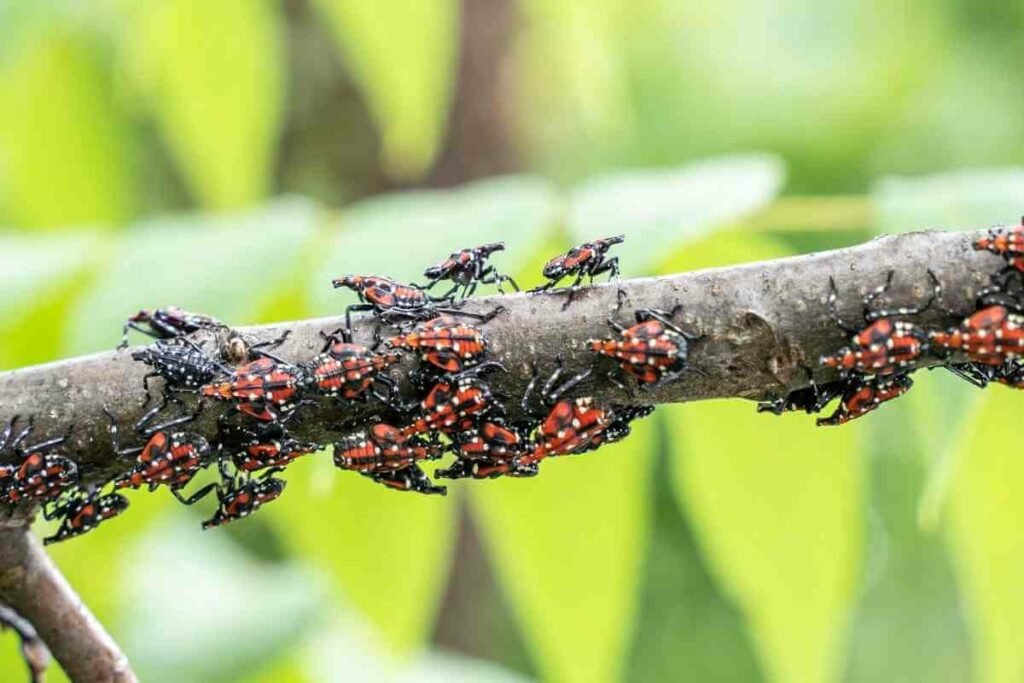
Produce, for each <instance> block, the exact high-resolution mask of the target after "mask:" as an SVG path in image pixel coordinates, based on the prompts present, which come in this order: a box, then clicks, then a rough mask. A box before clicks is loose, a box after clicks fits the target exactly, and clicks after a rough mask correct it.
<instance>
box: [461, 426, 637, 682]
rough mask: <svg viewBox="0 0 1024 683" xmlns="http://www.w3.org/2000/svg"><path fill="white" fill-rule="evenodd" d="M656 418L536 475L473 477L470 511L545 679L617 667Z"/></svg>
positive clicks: (595, 676)
mask: <svg viewBox="0 0 1024 683" xmlns="http://www.w3.org/2000/svg"><path fill="white" fill-rule="evenodd" d="M655 433H656V430H655V428H654V424H653V421H652V420H649V419H648V420H642V421H640V422H638V423H636V424H635V426H634V428H633V434H632V436H630V437H629V438H628V439H626V440H625V441H623V442H621V443H618V444H614V445H611V446H606V447H604V448H602V449H601V450H600V451H598V452H596V453H593V454H589V455H586V456H582V457H566V458H561V459H553V460H550V461H547V462H545V463H543V465H542V467H541V469H543V470H544V471H543V473H542V476H539V477H537V478H536V479H526V480H518V481H517V480H504V481H503V480H496V481H491V482H478V483H477V485H476V486H473V487H472V489H471V490H470V493H471V498H470V499H471V500H472V502H473V512H474V518H475V519H476V520H477V523H478V525H479V528H480V532H481V535H482V536H483V539H484V544H485V547H486V548H487V549H488V555H489V557H490V558H491V563H492V566H493V567H494V568H495V572H496V574H497V576H498V579H499V580H500V582H501V585H502V586H503V588H504V590H505V591H506V592H507V593H508V595H509V597H510V600H509V602H510V606H511V608H512V611H513V612H514V613H515V614H516V616H517V617H518V619H519V621H520V623H521V624H522V627H523V631H524V633H525V636H526V642H527V644H528V646H529V647H530V649H531V651H532V652H533V653H534V656H535V657H536V660H537V664H538V667H539V669H540V670H541V671H542V672H543V673H544V677H545V678H547V679H550V680H556V681H595V682H596V681H611V680H616V679H617V678H618V677H619V676H620V675H621V674H622V673H623V672H622V668H623V666H624V664H625V654H626V647H627V645H628V642H629V635H630V633H631V625H632V624H633V623H634V619H635V612H636V604H637V592H638V590H639V580H640V570H641V558H642V557H643V556H644V554H645V549H646V546H647V539H648V531H649V522H650V514H649V512H650V509H649V508H650V502H649V492H650V484H651V481H650V464H651V458H652V455H653V453H652V450H653V448H654V444H655Z"/></svg>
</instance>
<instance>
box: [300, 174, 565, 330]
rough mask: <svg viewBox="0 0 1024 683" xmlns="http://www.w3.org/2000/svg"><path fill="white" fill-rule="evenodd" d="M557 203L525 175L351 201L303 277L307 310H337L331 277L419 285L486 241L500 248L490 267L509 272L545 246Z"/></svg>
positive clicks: (546, 186)
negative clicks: (431, 271)
mask: <svg viewBox="0 0 1024 683" xmlns="http://www.w3.org/2000/svg"><path fill="white" fill-rule="evenodd" d="M557 202H558V198H557V196H556V194H555V191H554V188H553V187H552V186H551V184H550V183H548V182H547V181H545V180H542V179H539V178H531V177H525V176H508V177H502V178H492V179H489V180H484V181H480V182H476V183H470V184H467V185H463V186H462V187H460V188H457V189H454V190H431V191H418V192H403V193H397V194H391V195H386V196H383V197H379V198H372V199H366V200H363V201H360V202H356V203H355V204H352V205H351V206H350V207H348V209H347V210H345V211H343V212H342V216H341V219H340V221H339V224H340V228H341V229H340V230H338V231H337V232H336V233H335V234H334V236H333V237H332V238H331V242H330V243H329V244H328V245H327V246H326V247H325V248H324V250H323V251H324V259H323V260H322V261H321V264H320V266H319V268H317V269H315V270H311V271H310V272H311V273H312V277H313V279H312V280H311V282H310V290H309V291H310V296H311V298H312V301H313V310H314V312H315V313H316V314H318V315H327V314H330V313H334V314H338V313H340V312H341V311H342V310H343V307H344V301H345V297H344V296H343V295H341V294H340V293H339V292H337V291H335V290H333V289H331V279H332V278H335V277H338V276H340V275H342V274H344V273H364V274H370V273H372V274H379V275H387V276H389V277H393V278H395V279H397V280H400V281H414V280H420V281H422V280H423V271H424V269H426V268H427V267H429V266H431V265H433V264H435V263H437V262H439V261H441V260H443V259H444V258H446V257H447V256H448V254H450V253H451V252H453V251H457V250H459V249H462V248H465V247H472V246H476V245H478V244H484V243H486V242H496V241H504V242H505V245H506V251H505V252H501V253H498V254H495V255H494V256H493V257H492V262H493V263H494V264H495V265H496V266H497V267H498V269H499V270H502V271H503V272H508V271H510V270H512V269H513V268H514V267H515V265H518V264H519V262H520V261H521V259H522V258H524V255H529V254H533V253H534V252H535V251H536V249H537V247H538V246H539V245H540V244H543V243H544V241H545V239H546V238H547V233H548V232H549V230H550V228H551V223H552V221H553V220H554V218H555V212H556V211H557V209H558V203H557ZM509 264H515V265H513V266H510V265H509ZM480 291H481V292H482V291H483V290H480Z"/></svg>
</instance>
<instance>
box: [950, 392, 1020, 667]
mask: <svg viewBox="0 0 1024 683" xmlns="http://www.w3.org/2000/svg"><path fill="white" fill-rule="evenodd" d="M1022 409H1024V395H1022V394H1021V393H1020V392H1013V391H1010V390H1004V389H1002V388H1001V387H996V388H993V389H991V390H989V391H987V392H986V396H985V397H984V398H983V399H982V403H981V405H980V406H979V408H978V410H976V411H974V412H973V413H972V414H971V415H970V417H969V419H968V421H967V423H966V425H965V429H964V432H963V434H962V438H961V439H960V440H959V442H958V444H959V446H958V449H957V451H958V453H957V458H956V462H957V463H958V466H957V470H956V473H955V475H954V477H955V479H954V482H953V487H952V495H951V498H950V506H949V516H948V520H949V541H950V546H951V549H952V551H953V558H954V564H955V566H956V569H957V573H958V575H959V579H960V586H961V591H962V594H963V598H964V602H965V603H966V608H967V613H968V618H969V620H970V624H971V636H972V640H973V644H974V651H975V655H976V664H975V668H976V672H975V677H976V680H979V681H1017V680H1020V679H1021V677H1024V635H1022V634H1024V583H1022V582H1021V580H1020V568H1021V567H1022V566H1024V499H1022V498H1021V495H1020V491H1021V489H1022V487H1024V459H1022V458H1021V457H1020V453H1019V452H1017V451H1016V449H1015V448H1013V447H1012V446H1011V443H1012V439H1011V440H1009V441H1008V439H1007V435H1008V432H1007V429H1008V428H1011V427H1012V426H1014V425H1018V424H1020V415H1021V410H1022Z"/></svg>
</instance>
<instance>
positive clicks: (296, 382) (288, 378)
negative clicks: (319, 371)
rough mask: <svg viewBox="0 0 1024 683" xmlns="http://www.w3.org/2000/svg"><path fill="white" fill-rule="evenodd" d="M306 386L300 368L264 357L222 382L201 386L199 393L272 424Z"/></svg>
mask: <svg viewBox="0 0 1024 683" xmlns="http://www.w3.org/2000/svg"><path fill="white" fill-rule="evenodd" d="M306 383H307V381H306V378H305V373H304V372H303V370H302V369H301V368H297V367H295V366H293V365H289V364H287V363H284V362H282V361H280V360H278V359H276V358H270V357H266V356H265V357H263V358H258V359H256V360H254V361H250V362H249V363H246V364H245V365H242V366H239V367H238V368H237V369H236V370H235V371H234V373H232V374H231V375H230V376H229V377H228V378H227V379H226V380H224V381H221V382H216V383H212V384H206V385H204V386H203V387H202V388H201V389H200V393H201V394H202V395H203V396H207V397H210V398H214V399H217V400H219V401H226V402H229V403H231V404H232V405H233V406H234V407H235V409H236V410H238V411H239V412H241V413H243V414H245V415H248V416H249V417H251V418H253V419H255V420H259V421H260V422H274V421H277V420H279V419H281V418H282V416H284V415H287V414H288V413H290V412H291V411H292V410H294V409H295V407H296V406H297V405H298V402H297V398H298V392H299V387H300V386H302V385H303V384H306Z"/></svg>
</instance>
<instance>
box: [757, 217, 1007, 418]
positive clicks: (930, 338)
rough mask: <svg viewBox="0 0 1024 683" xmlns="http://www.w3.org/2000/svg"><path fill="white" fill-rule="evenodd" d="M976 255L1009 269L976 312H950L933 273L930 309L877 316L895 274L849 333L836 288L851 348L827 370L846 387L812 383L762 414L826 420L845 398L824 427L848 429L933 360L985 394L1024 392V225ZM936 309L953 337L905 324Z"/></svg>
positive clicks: (995, 232)
mask: <svg viewBox="0 0 1024 683" xmlns="http://www.w3.org/2000/svg"><path fill="white" fill-rule="evenodd" d="M974 249H975V250H978V251H990V252H992V253H994V254H997V255H999V256H1002V257H1003V258H1004V259H1005V261H1006V266H1005V267H1004V268H1002V269H1000V270H999V271H998V272H997V273H996V274H994V275H993V276H992V277H991V281H990V283H989V285H988V286H987V287H985V288H984V289H982V290H981V291H980V292H979V293H978V295H977V297H976V300H975V302H974V309H973V311H970V312H964V311H959V312H957V311H952V310H949V309H948V308H945V306H944V305H943V299H942V286H941V284H940V283H939V281H938V278H936V276H935V274H934V273H932V272H931V271H929V276H930V277H931V280H932V287H933V294H932V296H931V298H930V299H929V300H928V301H927V302H926V303H925V304H924V305H923V306H919V307H904V308H895V309H891V310H882V309H876V308H875V305H874V304H875V301H876V300H877V299H878V298H879V297H880V296H882V295H884V294H885V292H886V290H887V289H888V287H889V285H890V284H891V282H892V279H893V273H892V272H890V273H889V276H888V278H887V280H886V282H885V283H883V284H882V285H880V286H879V287H878V288H876V289H874V290H873V291H871V292H870V293H868V294H867V296H865V297H864V299H863V324H857V325H848V324H846V323H844V322H843V321H842V319H841V318H840V317H839V315H838V313H837V312H836V302H837V299H838V295H837V293H836V286H835V282H834V281H832V282H831V283H830V284H831V293H830V295H829V298H828V307H829V314H830V316H831V318H832V320H833V321H834V322H835V324H836V325H837V326H839V327H840V328H841V329H842V330H843V331H844V332H846V333H847V334H849V335H850V341H849V343H848V344H847V345H846V346H844V347H842V348H840V349H838V350H837V351H836V352H835V353H833V354H830V355H826V356H823V357H822V358H821V361H820V362H821V364H822V365H823V366H825V367H828V368H834V369H836V370H838V374H839V376H838V379H836V380H833V381H831V382H828V383H826V384H822V385H816V384H814V383H813V382H812V384H811V386H810V387H807V388H804V389H800V390H797V391H794V392H792V393H790V394H789V395H788V396H786V397H784V398H780V399H776V400H773V401H765V402H762V403H760V404H759V405H758V411H761V412H772V413H775V414H777V415H778V414H782V413H784V412H787V411H804V412H806V413H818V412H821V411H822V410H824V409H825V407H826V406H828V404H829V403H831V402H832V400H833V399H836V398H838V399H839V403H838V405H837V407H836V409H835V410H834V412H833V413H832V414H831V415H829V416H828V417H822V418H818V420H817V423H818V425H841V424H844V423H847V422H850V421H851V420H855V419H857V418H859V417H862V416H864V415H866V414H867V413H870V412H871V411H873V410H875V409H877V408H878V407H879V406H880V405H882V404H883V403H885V402H887V401H892V400H894V399H896V398H899V397H900V396H902V395H903V394H905V393H907V392H908V391H909V390H910V388H911V386H912V385H913V380H912V379H911V377H910V375H911V373H912V372H913V371H914V369H915V365H916V364H917V363H918V361H920V360H921V359H923V358H925V357H932V358H937V359H938V360H940V361H941V363H940V366H941V367H944V368H946V369H947V370H949V371H950V372H953V373H954V374H955V375H957V376H958V377H960V378H962V379H964V380H966V381H968V382H970V383H971V384H973V385H975V386H978V387H985V386H987V385H988V384H989V383H991V382H997V383H1000V384H1004V385H1007V386H1009V387H1012V388H1018V389H1022V388H1024V361H1022V359H1024V221H1022V224H1021V225H1014V226H1000V227H995V228H992V229H991V230H989V232H988V234H987V235H986V236H985V237H983V238H981V239H979V240H977V241H976V242H975V243H974ZM932 305H939V306H942V307H943V310H944V311H945V312H946V313H947V314H948V315H950V316H951V317H955V318H956V319H959V320H960V321H961V322H960V323H959V324H958V325H956V326H955V327H951V328H949V329H942V330H925V329H923V328H921V327H920V326H918V325H916V324H914V323H912V322H909V321H907V320H904V319H902V318H905V317H908V316H914V315H918V314H920V313H923V312H924V311H925V310H927V309H928V308H930V307H931V306H932ZM954 358H956V359H957V360H955V361H954ZM964 358H965V359H966V360H961V359H964Z"/></svg>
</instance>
